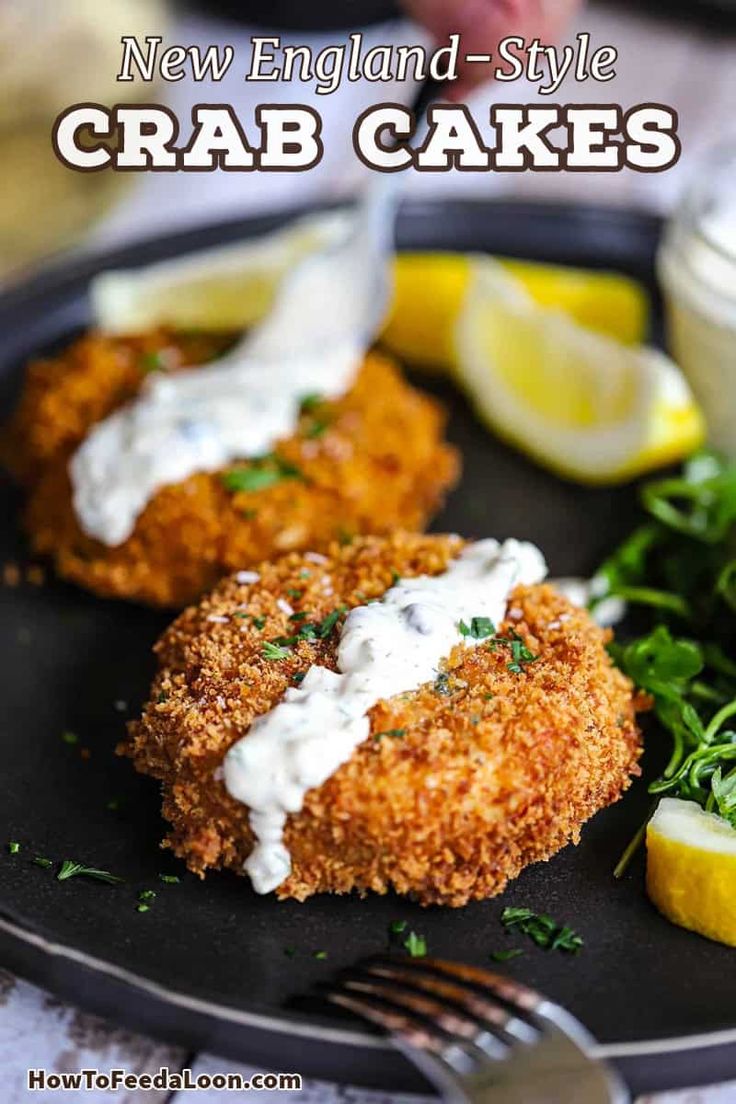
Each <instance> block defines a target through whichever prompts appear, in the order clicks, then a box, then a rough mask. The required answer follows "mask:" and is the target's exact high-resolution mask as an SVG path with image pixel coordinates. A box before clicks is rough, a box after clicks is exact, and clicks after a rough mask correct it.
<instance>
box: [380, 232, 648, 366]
mask: <svg viewBox="0 0 736 1104" xmlns="http://www.w3.org/2000/svg"><path fill="white" fill-rule="evenodd" d="M485 262H486V257H485V256H480V255H475V254H472V253H400V254H399V255H398V257H397V258H396V265H395V269H394V282H395V291H394V301H393V306H392V309H391V312H390V314H389V317H388V319H387V321H386V324H385V327H384V330H383V333H382V335H381V340H382V342H383V343H384V344H385V345H386V346H387V347H388V348H389V349H390V350H391V351H392V352H393V353H395V355H396V356H398V357H399V358H400V359H401V360H403V361H405V362H406V363H408V364H411V365H413V366H415V367H418V368H432V369H434V370H436V371H442V372H451V371H452V370H453V368H454V366H455V360H456V354H455V342H454V331H455V324H456V322H457V320H458V318H459V317H460V314H461V312H462V309H463V305H464V303H465V298H466V295H467V294H468V291H469V289H470V286H471V283H472V280H473V276H474V273H475V271H476V268H477V267H478V266H479V265H480V266H483V265H484V264H485ZM499 263H500V264H501V266H502V268H503V270H504V271H505V272H507V273H508V274H509V275H510V276H512V277H513V278H514V279H515V280H516V281H518V283H519V284H520V285H521V287H522V288H523V289H524V290H525V291H526V292H527V293H528V295H529V296H531V298H532V299H533V301H534V302H535V303H536V304H537V305H538V306H541V307H554V308H557V309H558V310H561V311H563V312H564V313H565V314H568V315H569V316H570V317H571V318H572V319H574V320H575V321H576V322H578V323H580V325H582V326H587V327H589V328H590V329H593V330H597V331H598V332H600V333H605V334H608V335H609V336H611V337H614V338H616V339H617V340H618V341H623V342H624V343H625V344H638V343H639V342H641V341H643V340H644V335H645V333H646V327H647V321H648V306H647V298H646V294H645V292H644V290H643V288H642V287H641V286H640V285H639V284H638V283H637V282H636V281H635V280H632V279H630V278H629V277H628V276H622V275H619V274H618V273H615V272H591V271H588V270H584V269H579V268H563V267H562V266H560V265H550V264H544V263H541V262H537V261H516V260H506V259H502V260H500V262H499Z"/></svg>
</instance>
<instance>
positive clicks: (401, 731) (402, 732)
mask: <svg viewBox="0 0 736 1104" xmlns="http://www.w3.org/2000/svg"><path fill="white" fill-rule="evenodd" d="M384 736H390V737H391V738H392V739H396V740H400V739H401V737H402V736H406V729H405V728H387V729H386V731H385V732H376V733H375V734H374V736H373V739H374V740H382V739H383V737H384Z"/></svg>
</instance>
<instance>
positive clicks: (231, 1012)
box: [0, 915, 736, 1061]
mask: <svg viewBox="0 0 736 1104" xmlns="http://www.w3.org/2000/svg"><path fill="white" fill-rule="evenodd" d="M0 931H1V932H3V933H5V935H7V936H9V937H10V938H12V939H14V940H15V941H17V942H18V943H21V944H27V945H28V947H29V948H32V949H31V950H30V956H31V957H32V956H33V953H34V950H35V951H37V952H38V953H39V955H41V956H43V955H46V956H51V957H53V958H63V959H66V960H68V961H70V962H74V963H76V964H78V965H81V966H83V967H84V968H85V969H86V970H90V971H92V972H94V973H96V974H99V975H103V976H106V977H109V978H112V979H114V980H115V981H117V982H121V983H123V984H125V985H127V986H129V987H130V988H132V989H135V990H137V991H138V992H140V993H141V994H143V995H145V996H149V997H150V996H155V997H156V998H157V999H159V1000H163V1001H167V1002H168V1003H169V1004H171V1005H174V1006H176V1007H179V1008H184V1009H187V1010H189V1011H192V1012H201V1013H204V1014H205V1015H210V1016H213V1017H214V1018H215V1019H217V1020H224V1021H227V1022H229V1023H230V1024H233V1025H237V1026H250V1027H256V1028H260V1029H261V1030H267V1031H269V1032H272V1033H278V1034H286V1035H288V1036H294V1035H297V1036H300V1037H302V1038H306V1039H316V1040H318V1041H320V1042H327V1043H337V1044H339V1045H342V1046H359V1047H363V1048H365V1049H367V1050H374V1051H383V1052H387V1051H389V1050H391V1049H392V1047H391V1044H390V1043H389V1041H388V1039H387V1038H385V1037H383V1036H381V1035H374V1034H371V1033H370V1032H368V1031H361V1030H360V1029H359V1028H358V1029H355V1030H351V1029H350V1028H341V1027H337V1026H335V1027H328V1026H327V1025H320V1024H314V1023H312V1022H310V1020H309V1019H308V1018H307V1017H305V1016H300V1015H299V1014H298V1013H294V1012H291V1011H290V1010H289V1009H282V1010H281V1014H280V1017H279V1018H277V1017H275V1016H271V1015H268V1014H266V1013H262V1012H254V1011H249V1010H248V1009H245V1008H236V1007H235V1006H234V1005H230V1004H227V1003H218V1002H215V1001H212V1000H207V999H205V998H203V997H195V996H193V995H191V994H189V993H185V992H182V991H181V990H178V989H175V988H172V987H170V986H166V985H163V984H162V983H161V982H157V981H154V980H153V979H152V978H147V977H145V976H143V975H141V974H137V973H135V972H134V971H132V970H126V969H125V967H123V966H116V965H115V964H114V963H111V962H106V961H105V960H104V959H102V958H98V957H97V956H96V955H90V954H88V953H87V952H86V951H83V950H80V949H79V948H77V947H72V946H71V945H69V944H66V943H59V942H58V941H56V940H50V939H47V938H46V937H45V936H43V935H41V934H40V933H38V932H31V931H28V930H26V929H24V928H22V927H20V926H19V925H18V924H17V923H15V922H13V921H12V920H10V919H9V918H8V917H7V916H5V915H0ZM285 1026H286V1027H288V1030H285ZM731 1043H736V1026H735V1027H732V1028H722V1029H720V1030H718V1031H710V1032H701V1033H698V1034H692V1035H675V1036H671V1037H668V1038H664V1039H643V1040H639V1041H637V1042H629V1043H597V1042H596V1043H595V1044H594V1045H592V1046H590V1047H588V1048H587V1049H588V1053H589V1054H590V1055H591V1057H594V1058H599V1059H605V1060H607V1061H614V1060H616V1059H617V1058H633V1057H647V1056H656V1055H661V1054H672V1053H682V1052H687V1051H692V1050H701V1049H704V1048H706V1047H715V1046H724V1045H729V1044H731Z"/></svg>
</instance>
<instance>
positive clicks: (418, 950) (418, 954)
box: [403, 931, 427, 958]
mask: <svg viewBox="0 0 736 1104" xmlns="http://www.w3.org/2000/svg"><path fill="white" fill-rule="evenodd" d="M403 946H404V950H405V951H406V952H407V953H408V954H409V955H411V957H412V958H424V956H425V955H426V953H427V940H426V939H425V938H424V936H423V935H417V933H416V932H414V931H411V932H409V935H408V936H407V938H406V939H405V940H404V944H403Z"/></svg>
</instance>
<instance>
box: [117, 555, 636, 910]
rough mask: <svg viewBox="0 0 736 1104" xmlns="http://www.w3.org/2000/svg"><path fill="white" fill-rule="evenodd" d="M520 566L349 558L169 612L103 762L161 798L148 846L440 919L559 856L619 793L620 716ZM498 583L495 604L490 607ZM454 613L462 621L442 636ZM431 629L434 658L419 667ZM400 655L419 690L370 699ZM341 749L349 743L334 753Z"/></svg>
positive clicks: (631, 756)
mask: <svg viewBox="0 0 736 1104" xmlns="http://www.w3.org/2000/svg"><path fill="white" fill-rule="evenodd" d="M530 549H531V550H532V551H531V552H530V551H529V550H530ZM522 553H523V554H524V555H526V556H527V559H529V560H530V563H531V564H532V570H531V572H527V576H526V577H527V578H529V579H535V578H540V577H541V575H543V573H544V569H543V568H542V570H541V571H540V570H539V569H538V567H537V566H536V563H537V561H535V559H534V556H536V557H537V558H538V562H540V563H541V564H542V565H543V561H542V559H541V555H540V554H539V553H538V551H537V550H536V549H534V548H533V546H529V545H521V544H519V543H518V542H511V541H510V542H506V543H505V544H504V545H498V544H497V542H494V541H481V542H478V543H477V544H475V545H472V544H467V543H466V542H464V541H462V540H461V539H460V538H459V537H450V536H416V535H407V534H395V535H393V536H391V537H389V538H375V537H368V538H358V539H356V540H355V541H354V542H353V543H351V544H350V545H347V546H342V547H341V546H339V545H337V544H335V545H333V546H332V547H331V548H330V550H329V554H328V555H327V556H323V555H320V554H314V553H305V554H297V553H291V554H288V555H285V556H283V557H282V558H280V559H278V560H277V561H275V562H273V563H265V564H261V565H260V566H259V567H258V569H257V571H256V572H248V571H246V572H241V573H239V574H238V575H236V576H234V577H232V578H229V579H227V580H225V581H223V582H221V583H220V585H219V586H218V587H217V588H216V589H215V591H214V592H213V593H212V594H211V595H210V596H208V597H206V598H205V599H203V600H202V602H201V603H200V604H199V605H198V606H195V607H192V608H190V609H188V610H186V611H185V612H184V613H182V614H181V615H180V617H179V618H178V619H177V620H176V621H175V622H174V623H173V625H172V626H171V627H170V628H169V629H168V631H167V632H166V633H165V634H164V635H163V637H162V638H161V640H160V641H159V643H158V645H157V649H156V650H157V653H158V659H159V664H160V669H159V672H158V674H157V676H156V679H155V682H154V684H153V687H152V691H151V698H150V701H149V702H148V704H147V705H146V706H145V709H144V711H143V716H142V719H141V720H140V721H137V722H135V723H133V724H132V725H131V727H130V732H129V736H128V739H127V741H126V742H125V743H124V745H123V746H122V747H121V751H123V752H124V753H125V754H127V755H129V756H130V757H131V758H132V759H133V761H134V763H135V765H136V767H137V769H138V770H140V771H142V772H144V773H147V774H151V775H153V776H154V777H156V778H158V779H159V780H160V781H161V782H162V784H163V795H164V801H163V812H164V816H165V817H166V818H167V819H168V820H169V821H170V823H171V825H172V828H171V832H170V834H169V836H168V840H167V843H168V845H169V846H170V847H171V848H173V850H174V852H175V853H176V854H177V855H179V856H180V857H181V858H183V859H185V860H186V862H187V864H188V866H189V867H190V869H191V870H193V871H195V872H196V873H198V874H203V873H204V872H205V871H206V870H207V869H208V868H222V867H227V868H230V869H232V870H235V871H236V872H239V873H242V872H243V870H244V866H245V868H246V870H247V872H249V873H250V874H251V878H252V880H253V883H254V885H255V886H256V888H257V889H259V891H262V892H264V891H269V890H270V889H275V891H276V893H277V894H278V896H280V897H293V898H297V899H299V900H304V899H305V898H307V897H309V896H310V895H311V894H314V893H320V892H333V893H346V892H348V891H350V890H357V891H358V892H360V893H365V892H367V891H369V890H373V891H375V892H378V893H385V892H387V891H388V890H389V889H394V890H396V891H397V892H399V893H403V894H409V895H411V896H412V897H414V898H416V899H417V900H419V901H420V902H422V903H423V904H433V903H438V904H447V905H452V906H458V905H463V904H465V903H466V902H468V901H470V900H472V899H477V898H485V897H488V896H491V895H494V894H496V893H499V892H500V891H501V890H503V888H504V886H505V885H506V883H507V881H508V880H509V879H510V878H514V877H516V875H518V874H519V872H520V871H521V870H522V869H523V867H524V866H526V865H527V864H528V863H531V862H534V861H537V860H540V859H546V858H548V857H549V856H551V855H553V854H554V853H555V852H556V851H558V850H559V849H560V848H562V847H564V846H565V844H567V843H568V842H570V841H577V839H578V837H579V833H580V829H581V827H582V825H583V823H584V822H585V821H586V820H587V819H588V818H589V817H590V816H592V815H593V814H594V813H595V812H596V811H597V810H599V809H601V808H603V807H604V806H606V805H608V804H610V803H611V802H613V801H616V800H617V799H618V798H619V797H620V796H621V794H622V792H623V791H624V790H625V789H626V788H627V786H628V785H629V782H630V780H631V777H632V775H636V774H638V766H637V760H638V757H639V754H640V746H639V736H638V730H637V725H636V719H635V706H636V703H635V700H634V694H633V690H632V685H631V683H630V682H629V680H628V679H627V678H626V677H625V676H624V675H623V674H621V673H620V672H619V671H618V670H617V669H616V668H614V667H613V665H612V663H611V661H610V659H609V657H608V655H607V653H606V651H605V647H604V645H605V643H606V640H607V639H608V637H609V636H610V633H607V632H605V631H603V630H602V629H600V628H599V627H597V626H596V625H595V624H594V623H593V622H592V620H591V619H590V617H589V616H588V614H587V613H586V612H585V611H583V610H581V609H578V608H576V607H574V606H572V605H571V604H570V603H569V602H568V601H567V600H566V599H565V598H564V597H562V596H561V595H560V594H558V593H557V592H556V591H555V590H554V589H553V588H552V587H551V586H547V585H539V584H538V583H531V585H526V584H524V582H523V577H524V572H523V571H522V572H521V574H520V575H519V574H518V573H517V572H516V567H515V565H514V564H513V563H512V562H511V558H512V557H513V556H514V555H518V556H519V557H521V556H522ZM532 553H533V554H532ZM486 561H487V565H488V568H489V572H490V573H489V574H488V576H487V578H488V580H490V582H488V583H487V582H486V581H485V579H486V576H484V575H483V574H482V571H483V570H485V568H486ZM519 562H520V563H521V558H520V560H519ZM478 565H480V567H479V566H478ZM474 573H475V574H474ZM499 573H501V574H504V573H505V576H504V577H505V579H506V581H507V583H509V584H510V588H509V591H508V592H507V593H505V594H503V595H501V597H500V600H499V596H498V595H497V596H496V599H494V600H493V601H495V606H494V605H493V601H492V600H491V599H492V595H491V587H492V583H493V580H494V579H497V578H498V577H499ZM476 575H477V579H476ZM420 577H422V578H420ZM517 578H521V579H522V582H521V583H517V582H516V581H515V580H516V579H517ZM445 581H447V583H448V585H447V586H445ZM450 584H452V586H450ZM476 585H477V586H479V587H480V589H479V590H476V591H475V592H473V590H472V588H473V587H474V586H476ZM443 588H444V589H443ZM483 588H485V590H484V589H483ZM486 594H487V597H488V602H487V603H485V601H484V596H485V595H486ZM458 595H459V596H460V597H459V600H461V601H469V602H470V603H471V605H470V608H469V610H468V616H464V617H463V618H461V619H460V620H458V621H457V622H448V620H447V616H446V615H447V614H448V610H450V611H452V612H451V616H452V617H454V616H455V615H456V609H457V607H454V606H452V604H451V601H450V600H451V599H452V600H454V599H455V597H457V596H458ZM468 595H470V598H468V597H467V596H468ZM478 595H479V596H480V597H478ZM356 607H357V609H356ZM492 609H495V610H500V616H498V618H497V623H495V624H494V623H493V621H492V618H491V616H490V614H489V611H491V610H492ZM351 611H354V612H351ZM396 618H399V619H401V626H402V628H401V631H402V632H403V633H405V636H404V637H402V639H401V641H399V642H398V648H397V651H396V652H394V653H393V654H389V653H390V651H391V649H390V638H389V647H388V650H386V649H385V648H384V647H383V645H382V646H381V648H379V647H378V641H379V638H380V635H381V633H382V632H384V630H385V631H386V632H389V633H390V632H391V631H393V630H392V626H393V625H394V624H395V623H396ZM448 625H449V631H450V633H451V635H452V636H453V637H454V641H455V642H454V643H453V644H452V645H451V646H449V647H448V648H447V652H446V653H445V654H444V655H441V654H440V652H437V653H436V655H434V656H433V654H432V647H433V640H434V638H435V637H437V639H438V640H440V641H441V640H443V639H444V640H449V639H450V636H448V635H447V633H448ZM366 626H373V628H372V629H371V630H370V632H372V633H373V636H372V637H371V635H370V632H368V630H367V629H366ZM443 633H444V634H445V636H444V637H443V636H442V634H443ZM412 634H413V635H412ZM407 641H408V642H409V644H408V645H407V643H406V642H407ZM412 641H413V642H414V643H413V645H412V644H411V642H412ZM440 646H442V645H440ZM382 649H383V650H382ZM384 652H386V655H384V654H383V653H384ZM338 655H339V663H340V666H339V665H338ZM415 655H417V656H419V660H418V661H417V662H418V664H419V665H418V666H417V668H416V669H417V671H419V672H421V671H422V669H423V668H422V666H421V664H422V662H424V661H423V660H422V659H421V657H422V655H426V657H427V661H428V663H429V665H430V666H431V665H432V664H434V669H433V670H432V672H431V675H428V676H427V675H426V671H425V677H421V683H420V684H416V685H412V686H411V687H407V688H406V689H404V690H403V691H402V692H395V693H391V694H390V695H389V694H387V695H386V696H385V697H380V696H379V697H378V698H376V692H375V691H374V693H373V696H371V693H370V692H369V691H368V690H367V689H366V687H367V686H368V682H369V681H370V678H371V677H373V675H372V674H371V672H374V673H375V671H376V670H378V671H382V672H383V674H382V676H381V677H382V678H384V680H387V681H384V683H383V684H382V685H384V686H391V685H392V681H391V680H392V678H394V675H395V674H396V672H397V671H400V670H401V669H402V668H403V667H406V665H407V664H408V665H409V667H411V664H412V663H413V662H414V657H415ZM386 658H388V663H387V664H386V663H384V660H385V659H386ZM435 660H436V662H435ZM382 663H384V666H383V667H382V666H381V664H382ZM409 667H407V670H408V669H409ZM346 669H347V670H348V673H347V674H345V673H343V674H339V673H338V672H339V671H343V672H344V671H345V670H346ZM426 670H429V667H427V668H426ZM397 677H398V678H399V680H400V679H401V678H402V677H403V676H401V675H399V676H397ZM407 677H408V676H407ZM380 685H381V683H380V680H379V681H377V682H376V683H375V686H377V687H380ZM396 685H400V681H399V682H396V681H394V683H393V686H394V687H395V686H396ZM331 694H332V695H333V698H334V701H333V702H332V703H331V702H330V695H331ZM320 695H321V697H320ZM361 695H363V697H361ZM374 699H375V700H374ZM320 702H321V706H320V708H322V707H324V708H325V709H327V708H328V707H329V708H332V706H333V705H335V707H336V710H335V712H334V713H333V714H329V712H325V713H324V714H321V713H320V712H319V709H317V706H318V705H319V703H320ZM361 702H363V703H364V704H365V705H369V708H366V709H365V713H364V715H363V714H362V711H361V708H362V707H361ZM371 702H372V704H370V703H371ZM356 705H357V708H356ZM323 716H324V717H328V718H329V717H332V721H330V723H326V724H325V725H324V726H323V725H322V724H321V719H322V717H323ZM289 717H291V718H292V721H293V722H294V723H293V732H292V735H291V736H290V737H289V738H288V739H286V742H285V743H284V744H283V749H282V750H283V755H282V756H281V757H280V758H279V756H274V754H272V753H275V752H277V751H279V747H280V746H281V745H279V746H278V747H277V744H278V743H279V739H280V737H281V735H285V736H288V735H289V734H288V732H286V729H285V728H284V725H286V726H287V728H288V723H287V722H288V721H289ZM279 725H280V726H281V731H280V730H279ZM361 725H364V728H362V729H361V727H360V726H361ZM310 726H311V728H312V729H313V732H312V736H311V737H310V736H309V731H310ZM342 729H344V732H345V733H348V732H350V733H351V736H350V739H351V740H352V744H351V743H350V742H349V741H347V742H346V743H344V745H343V746H342V747H339V746H337V745H336V744H335V740H336V738H337V736H338V735H339V732H340V731H341V730H342ZM292 737H293V738H292ZM310 739H313V741H316V742H313V743H310V742H309V741H310ZM274 741H275V743H274ZM279 755H281V752H280V751H279ZM333 767H334V769H333ZM297 777H298V778H299V779H300V785H301V789H299V787H298V786H297V787H295V785H294V782H295V779H296V778H297ZM310 779H312V780H313V781H314V780H316V783H315V784H311V785H310ZM274 786H275V787H276V789H275V790H274ZM271 791H273V793H272V794H271V797H269V796H268V794H269V792H271ZM234 792H235V793H239V794H240V795H241V797H237V796H234ZM251 792H252V793H253V795H254V796H253V798H252V799H251V800H252V801H253V804H252V805H251V806H250V807H249V805H248V804H247V803H246V802H245V801H244V800H242V796H243V795H244V794H247V793H251ZM274 793H275V795H276V797H277V798H278V801H279V802H281V804H280V805H279V806H278V807H279V809H283V810H285V811H284V812H283V814H281V813H279V814H278V815H276V816H274V813H273V810H274V807H275V806H274V802H273V794H274ZM289 810H292V811H289ZM256 845H257V846H256ZM265 852H269V855H265ZM259 854H260V855H261V857H263V858H268V859H269V861H270V860H271V859H273V860H274V861H273V862H271V865H270V866H269V862H265V865H264V863H260V860H258V861H255V859H257V857H258V855H259ZM254 857H255V858H254ZM274 864H275V865H274ZM280 864H282V865H280ZM274 872H275V873H274ZM279 879H281V880H279ZM259 880H260V881H259Z"/></svg>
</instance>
